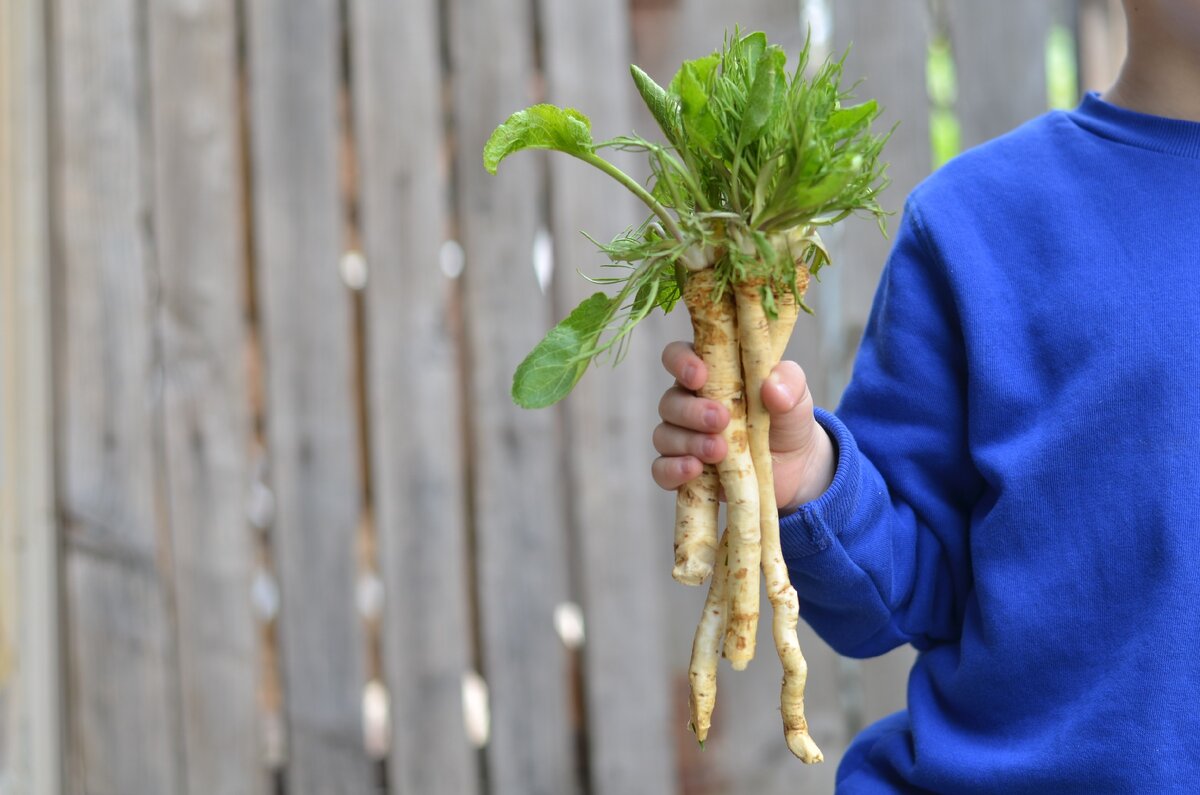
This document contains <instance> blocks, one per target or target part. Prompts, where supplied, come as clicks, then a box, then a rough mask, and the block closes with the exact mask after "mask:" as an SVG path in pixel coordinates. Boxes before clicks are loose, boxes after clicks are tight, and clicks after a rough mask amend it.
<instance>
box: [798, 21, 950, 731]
mask: <svg viewBox="0 0 1200 795" xmlns="http://www.w3.org/2000/svg"><path fill="white" fill-rule="evenodd" d="M926 8H927V4H926V3H925V2H923V0H903V2H893V3H887V4H884V5H880V4H878V3H874V2H871V1H870V0H839V2H837V3H836V4H835V5H834V17H833V21H834V24H833V32H834V39H833V41H834V44H833V52H835V53H838V54H840V53H841V52H842V51H843V50H844V48H845V47H846V45H847V44H849V43H851V42H853V45H854V49H853V51H852V52H851V55H850V58H849V59H848V61H847V63H846V76H847V78H848V82H853V81H855V80H858V79H860V78H863V79H864V80H865V82H864V83H863V84H862V85H861V86H860V87H859V89H858V94H859V96H860V97H861V98H863V99H865V98H868V97H872V98H875V99H877V100H879V103H880V104H881V105H882V106H883V107H884V108H885V112H884V115H883V116H882V118H881V120H880V122H879V125H878V126H879V129H880V130H886V129H888V128H889V127H890V126H891V125H892V124H893V123H895V122H897V121H898V122H899V123H900V126H899V127H898V128H897V129H896V132H895V134H894V135H893V136H892V139H891V140H890V141H889V142H888V145H887V148H886V149H885V150H884V159H885V160H886V161H887V162H889V163H890V164H891V165H890V167H889V168H888V175H889V176H890V177H891V180H892V184H891V186H890V187H889V188H888V189H887V190H886V191H884V193H883V194H882V198H881V203H882V204H883V206H884V208H885V209H887V210H892V211H895V212H896V214H895V215H893V216H892V217H891V218H890V219H889V224H888V227H889V230H891V231H892V232H894V231H895V229H896V225H897V224H898V223H899V220H900V210H901V209H902V207H903V205H904V199H905V197H906V196H907V195H908V193H909V191H911V190H912V188H913V187H914V186H915V185H916V184H917V182H918V181H920V180H921V179H923V178H924V177H925V176H926V175H927V174H928V173H929V169H930V147H929V100H928V97H927V95H926V93H925V58H926V52H927V47H928V35H929V24H928V18H927V13H926ZM840 235H841V240H840V245H838V246H837V253H836V257H837V261H836V264H835V266H834V267H833V268H831V269H830V270H829V272H828V273H829V276H828V277H826V279H827V280H833V279H836V280H837V282H838V289H837V292H838V293H839V296H838V297H839V300H840V304H841V327H840V329H839V331H838V333H839V336H840V339H837V340H833V341H831V342H832V344H830V345H829V346H828V348H827V351H828V353H827V355H828V356H829V359H828V360H827V364H826V366H827V367H829V368H830V369H831V370H832V371H834V372H835V373H837V376H836V383H835V384H834V385H833V389H832V390H831V391H832V392H833V394H831V395H830V399H831V402H833V401H836V399H837V397H838V396H839V395H840V391H841V389H842V388H843V387H844V386H845V383H846V381H847V380H848V378H849V375H850V369H851V367H852V365H853V360H854V355H855V353H856V352H857V350H858V343H859V340H860V339H861V337H862V330H863V327H864V326H865V325H866V318H867V313H868V311H869V310H870V306H871V300H872V297H873V296H874V293H875V286H876V284H877V283H878V281H879V275H880V272H881V271H882V269H883V264H884V262H885V261H886V259H887V253H888V251H889V249H890V245H891V244H890V241H888V240H885V239H883V238H882V237H881V236H880V234H879V231H878V229H876V228H875V222H874V221H873V220H866V219H850V220H848V221H846V223H845V224H844V229H843V230H842V231H841V233H840ZM818 311H819V310H818ZM913 657H914V655H913V652H912V650H911V649H910V648H907V647H906V648H901V649H897V650H895V651H893V652H891V653H889V654H887V655H884V656H883V657H879V658H875V659H872V660H866V661H863V662H862V663H861V669H860V670H861V683H862V692H861V702H859V698H860V694H858V693H854V692H851V693H849V694H847V700H848V702H849V704H850V705H851V706H853V711H852V712H851V713H850V719H851V723H852V725H851V726H850V727H849V728H850V729H851V730H852V731H857V730H858V729H859V728H860V726H859V725H858V724H860V722H871V721H874V720H876V719H878V718H880V717H882V716H883V715H886V714H888V713H890V712H894V711H896V710H898V709H902V708H903V707H904V703H905V684H906V682H907V680H908V671H909V669H910V668H911V667H912V660H913ZM858 666H859V664H858V663H855V662H852V661H848V662H847V663H846V664H845V665H844V666H843V670H844V671H845V670H848V671H849V672H850V674H851V675H850V681H851V682H854V680H855V673H856V670H855V669H856V668H857V667H858ZM858 703H861V704H862V712H861V713H859V712H858V711H857V710H858V708H857V706H856V705H857V704H858Z"/></svg>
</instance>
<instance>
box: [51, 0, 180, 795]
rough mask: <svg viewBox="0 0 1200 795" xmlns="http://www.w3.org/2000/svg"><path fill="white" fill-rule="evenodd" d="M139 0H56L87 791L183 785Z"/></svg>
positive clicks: (61, 238) (60, 235)
mask: <svg viewBox="0 0 1200 795" xmlns="http://www.w3.org/2000/svg"><path fill="white" fill-rule="evenodd" d="M137 11H138V4H137V3H135V2H132V0H111V1H109V2H100V3H96V2H90V0H60V1H59V2H56V3H55V4H54V7H53V11H52V13H51V20H52V22H53V25H54V29H53V31H52V35H51V46H52V48H53V58H52V62H53V69H52V73H53V74H54V77H55V90H54V92H53V94H54V98H55V105H54V108H53V114H52V118H53V127H52V138H53V141H54V144H55V146H54V148H53V150H52V151H53V153H54V156H55V164H54V183H53V196H52V202H53V204H52V214H53V219H54V229H53V234H54V243H53V245H54V252H55V271H54V283H55V289H56V290H57V291H58V294H57V295H56V297H55V302H56V307H55V308H56V311H55V320H54V324H55V328H56V329H58V330H59V334H58V338H57V340H56V343H57V346H58V347H57V350H56V351H55V360H56V361H55V365H56V378H55V393H56V395H55V397H56V402H57V405H56V412H57V440H58V448H57V455H58V475H59V482H58V493H59V506H60V511H61V517H62V520H63V522H64V529H65V531H66V537H65V549H64V557H65V561H64V576H65V598H66V607H67V611H68V620H67V632H66V642H67V652H68V661H67V665H68V694H69V698H70V704H71V714H70V729H69V753H70V755H71V757H70V762H69V766H70V771H69V777H70V781H69V782H68V787H69V790H70V791H71V792H77V793H85V792H86V793H118V792H146V791H151V792H178V791H181V790H182V783H183V752H182V743H181V738H180V735H179V715H178V693H177V689H176V684H177V683H176V679H175V670H176V668H175V659H176V655H175V649H174V643H173V634H174V629H173V626H172V618H173V616H172V604H171V594H170V587H169V578H170V571H171V563H170V556H169V544H166V543H164V542H165V540H166V534H167V532H168V528H167V527H166V522H165V517H164V514H163V508H164V505H163V494H162V488H161V487H162V481H161V480H160V474H161V472H162V464H163V461H162V455H161V454H162V450H161V443H162V437H161V426H160V425H159V423H160V422H161V383H160V380H159V379H160V377H161V370H160V369H159V368H160V363H159V362H158V361H157V351H156V341H155V336H154V333H153V329H154V324H155V312H156V304H155V302H156V295H155V293H154V273H153V262H152V253H151V244H150V241H149V239H148V236H147V231H148V226H147V219H148V217H149V211H150V202H149V196H148V194H149V190H150V188H149V179H148V173H147V169H148V166H149V163H148V162H147V161H148V158H147V157H146V155H145V153H147V152H148V151H149V149H148V141H147V124H146V118H145V108H146V96H145V93H144V91H143V84H142V76H143V74H144V72H143V70H144V67H145V64H144V60H143V56H144V53H142V52H141V49H140V46H139V45H140V41H139V35H138V30H139V20H138V14H137Z"/></svg>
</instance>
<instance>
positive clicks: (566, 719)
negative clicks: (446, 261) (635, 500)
mask: <svg viewBox="0 0 1200 795" xmlns="http://www.w3.org/2000/svg"><path fill="white" fill-rule="evenodd" d="M529 8H530V7H529V6H525V5H521V6H513V5H512V4H511V3H507V2H503V0H454V1H453V2H451V3H450V5H449V24H450V56H451V61H452V70H453V71H452V80H453V109H454V125H455V127H454V129H455V158H454V167H455V172H456V189H457V202H456V208H455V209H456V211H457V228H458V233H459V237H460V240H461V241H462V244H463V249H464V251H465V254H466V266H465V271H464V272H463V277H462V279H463V299H464V319H465V324H466V346H467V374H468V377H467V380H468V391H467V400H468V401H469V402H470V405H471V410H470V411H469V425H470V438H469V445H470V447H469V461H470V465H471V469H470V472H471V483H472V491H473V493H472V495H471V506H472V522H473V529H474V552H475V559H476V562H477V566H476V569H477V571H476V575H477V588H478V595H479V596H478V598H479V617H480V622H481V628H480V629H481V633H480V634H481V642H482V646H483V648H482V649H481V656H482V660H483V665H484V671H483V674H484V676H485V678H486V680H487V683H488V689H489V692H490V696H491V740H490V742H489V743H488V746H487V749H486V759H487V777H488V783H489V788H490V792H492V793H493V795H571V793H575V792H577V791H578V790H579V778H578V766H577V760H576V754H575V740H576V738H575V732H576V731H577V728H578V727H577V725H576V724H575V722H574V721H573V718H572V715H571V712H570V709H571V705H570V704H569V702H568V696H569V693H570V687H571V680H570V678H569V675H568V657H567V652H566V649H565V648H564V646H563V644H562V642H561V641H560V639H559V638H558V636H557V635H556V633H555V631H554V624H553V614H554V608H555V606H556V605H558V604H561V603H562V602H564V601H566V600H567V599H568V596H569V592H568V581H567V549H566V539H567V531H566V521H565V515H564V501H565V498H566V494H565V491H564V489H565V487H566V480H565V478H564V477H563V472H562V467H561V458H560V456H561V454H562V450H561V447H560V446H559V444H558V431H557V427H556V412H555V411H554V410H553V409H550V410H540V411H528V410H525V409H520V408H517V407H516V406H515V405H513V403H512V401H511V399H510V397H509V392H510V386H511V383H512V373H513V370H514V369H515V368H516V366H517V364H518V363H519V362H520V361H521V359H522V358H523V357H524V356H525V354H526V353H528V352H529V351H530V350H531V349H532V348H533V346H534V345H535V344H537V342H538V340H539V339H540V338H541V336H542V335H543V334H544V333H545V332H546V330H547V329H548V328H549V327H550V323H551V319H550V314H549V312H548V309H549V307H548V305H547V303H548V302H547V301H546V298H545V297H544V296H543V295H542V293H541V291H540V290H539V288H538V283H537V280H536V279H535V277H534V272H533V269H532V267H531V266H530V263H531V251H532V246H533V239H534V230H535V226H536V224H537V209H538V200H539V190H540V189H541V186H542V184H543V183H542V182H541V181H540V179H539V177H540V176H541V174H542V172H541V169H540V166H541V163H542V161H541V160H540V159H539V158H538V157H537V156H536V155H533V154H529V153H522V154H518V155H516V156H514V158H513V159H512V161H506V162H505V163H503V164H502V165H501V167H500V173H499V175H498V176H490V175H489V174H488V173H487V172H486V171H485V170H484V169H483V165H482V162H481V152H482V151H483V145H484V143H485V141H486V140H487V138H488V136H489V135H490V134H491V131H492V130H493V129H494V128H495V126H496V125H497V124H499V123H500V122H502V121H503V120H504V119H505V118H506V117H507V116H508V115H509V114H510V113H512V112H514V111H516V110H519V109H520V108H522V107H525V106H526V105H529V104H532V102H533V101H535V97H534V96H533V95H532V94H531V92H530V87H531V83H532V79H533V73H532V68H533V63H532V57H533V37H532V34H533V20H532V19H531V17H530V15H529V14H528V13H526V11H528V10H529Z"/></svg>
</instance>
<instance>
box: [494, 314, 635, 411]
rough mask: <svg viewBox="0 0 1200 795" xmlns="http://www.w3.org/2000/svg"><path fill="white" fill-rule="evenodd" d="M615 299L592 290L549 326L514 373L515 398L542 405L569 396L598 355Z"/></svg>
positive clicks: (525, 405)
mask: <svg viewBox="0 0 1200 795" xmlns="http://www.w3.org/2000/svg"><path fill="white" fill-rule="evenodd" d="M616 303H617V302H616V300H615V299H612V298H609V297H608V296H607V295H605V294H604V293H593V294H592V295H591V296H590V297H588V298H586V299H584V301H583V303H581V304H580V305H579V306H577V307H575V309H574V311H572V312H571V314H569V315H567V316H566V318H565V319H564V320H563V321H562V322H561V323H559V324H558V325H557V326H555V327H554V328H552V329H550V333H548V334H547V335H546V336H545V337H544V338H543V339H542V341H541V342H539V343H538V344H537V347H535V348H534V349H533V350H532V351H531V352H530V353H529V355H528V356H526V357H525V361H523V362H521V364H520V365H519V366H518V367H517V371H516V373H514V374H513V386H512V398H513V402H515V403H516V404H517V405H518V406H520V407H522V408H526V409H540V408H545V407H546V406H549V405H551V404H554V403H557V402H558V401H560V400H562V399H563V398H564V397H566V396H567V394H568V393H569V392H570V391H571V390H572V389H573V388H574V387H575V384H577V383H578V382H579V379H580V378H582V377H583V373H584V371H585V370H587V366H588V362H590V361H591V359H592V356H594V355H595V353H596V351H597V344H598V342H599V340H600V335H601V334H602V333H603V332H604V329H605V328H606V327H607V326H608V322H609V320H610V319H612V316H613V314H614V313H615V312H616V310H617V306H616Z"/></svg>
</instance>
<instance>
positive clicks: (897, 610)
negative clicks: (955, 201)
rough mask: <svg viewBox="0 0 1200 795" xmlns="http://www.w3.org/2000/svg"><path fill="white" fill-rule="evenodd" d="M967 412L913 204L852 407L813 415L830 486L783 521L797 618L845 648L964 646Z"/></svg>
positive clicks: (972, 475)
mask: <svg viewBox="0 0 1200 795" xmlns="http://www.w3.org/2000/svg"><path fill="white" fill-rule="evenodd" d="M966 404H967V368H966V355H965V351H964V344H963V335H962V332H961V328H960V325H959V322H958V312H957V309H956V303H955V293H954V290H953V289H952V285H951V283H950V278H949V273H948V272H947V270H946V268H945V267H944V265H943V262H942V261H941V258H940V257H939V256H937V255H936V252H934V251H933V250H932V249H931V247H930V246H929V245H928V241H927V238H926V236H925V233H924V230H923V227H922V224H921V219H920V215H919V211H918V209H917V207H916V204H915V201H914V200H910V201H909V204H908V206H906V208H905V213H904V218H903V219H902V221H901V225H900V229H899V232H898V233H897V238H896V242H895V245H894V246H893V249H892V253H891V256H890V257H889V259H888V262H887V264H886V266H885V267H884V272H883V276H882V279H881V281H880V284H879V288H878V290H877V292H876V295H875V302H874V305H873V306H872V309H871V314H870V316H869V319H868V322H867V327H866V329H865V331H864V335H863V341H862V345H861V347H860V349H859V353H858V357H857V359H856V360H855V364H854V373H853V376H852V378H851V382H850V384H849V386H848V387H847V389H846V392H845V394H844V397H843V399H842V403H841V405H840V406H839V407H838V410H837V413H836V414H831V413H828V412H825V411H822V410H820V409H818V410H817V413H816V417H817V421H818V422H819V423H820V424H821V425H822V426H823V427H824V428H825V429H826V431H827V432H828V433H829V435H830V438H831V439H832V440H833V442H834V447H835V450H836V455H837V468H836V472H835V475H834V479H833V483H832V485H831V486H830V487H829V488H828V489H827V490H826V491H825V493H824V494H822V495H821V496H820V497H819V498H817V499H816V500H814V501H813V502H810V503H808V504H806V505H802V506H800V508H798V509H797V510H796V511H795V512H793V513H791V514H788V515H786V516H783V517H781V522H780V534H781V541H782V544H783V553H784V558H785V561H786V563H787V566H788V571H789V573H790V576H791V580H792V584H793V586H794V587H795V589H796V592H797V595H798V596H799V598H800V605H801V607H800V610H801V615H802V616H803V617H804V618H805V620H806V621H808V623H809V624H810V625H811V626H812V627H813V629H814V630H816V631H817V633H818V634H820V635H821V637H822V638H824V639H825V640H826V641H827V642H828V643H829V644H830V645H831V646H833V647H834V648H835V649H836V650H837V651H839V652H840V653H842V654H846V655H849V656H855V657H869V656H874V655H877V654H883V653H884V652H886V651H888V650H890V649H892V648H894V647H896V646H899V645H902V644H904V643H912V644H913V645H914V646H916V647H917V648H918V649H925V648H929V647H930V646H933V645H936V644H939V643H944V642H948V641H954V640H956V639H957V638H958V637H959V635H960V630H961V626H962V615H963V610H964V609H965V608H964V605H965V601H966V596H967V593H968V591H969V589H970V587H971V581H972V578H971V568H970V557H969V554H968V532H967V530H968V526H969V523H970V515H971V511H972V510H973V508H974V506H975V504H976V503H977V502H978V501H979V499H980V497H981V495H982V493H983V488H984V486H983V481H982V478H981V477H980V475H979V473H978V471H977V470H976V468H975V467H974V465H973V463H972V460H971V456H970V451H969V447H968V436H967V433H968V428H967V413H966V408H967V406H966Z"/></svg>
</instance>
